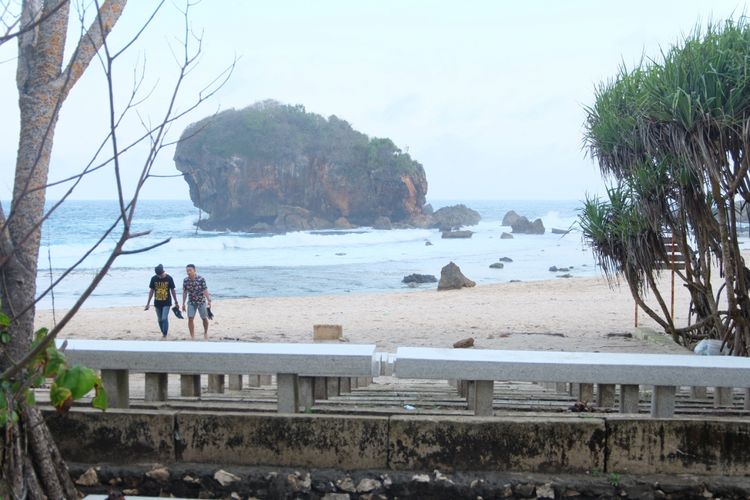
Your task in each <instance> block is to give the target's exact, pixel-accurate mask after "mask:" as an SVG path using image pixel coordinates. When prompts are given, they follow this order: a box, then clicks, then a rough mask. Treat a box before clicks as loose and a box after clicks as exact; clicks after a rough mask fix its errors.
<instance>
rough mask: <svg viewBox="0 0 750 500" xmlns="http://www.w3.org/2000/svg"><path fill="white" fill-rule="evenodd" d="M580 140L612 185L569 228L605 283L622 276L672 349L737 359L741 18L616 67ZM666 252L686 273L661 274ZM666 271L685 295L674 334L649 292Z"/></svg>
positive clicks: (747, 342) (749, 134)
mask: <svg viewBox="0 0 750 500" xmlns="http://www.w3.org/2000/svg"><path fill="white" fill-rule="evenodd" d="M585 142H586V145H587V146H588V148H589V150H590V153H591V155H592V157H593V158H594V159H595V160H596V161H597V162H598V164H599V168H600V170H601V172H602V175H603V176H604V177H605V178H606V179H608V181H609V186H610V187H609V189H608V197H607V198H606V199H600V198H598V197H590V198H589V199H587V200H586V202H585V204H584V206H583V208H582V211H581V214H580V217H579V223H580V225H581V228H582V230H583V234H584V238H585V239H586V240H587V241H588V243H590V245H591V247H592V249H593V251H594V254H595V255H596V256H597V257H598V259H599V261H600V263H601V265H602V267H603V269H604V271H605V274H606V275H607V276H608V278H610V280H611V281H612V280H616V279H618V278H620V277H622V278H624V279H625V280H626V281H627V284H628V286H629V288H630V290H631V293H632V295H633V297H634V299H635V300H636V303H637V304H638V306H639V307H640V308H641V309H642V310H644V311H645V312H646V313H647V314H648V315H649V316H650V317H651V318H653V319H654V320H655V321H657V322H658V323H659V324H660V325H661V326H662V327H663V328H664V330H665V332H667V333H668V334H670V335H671V336H672V337H673V338H674V340H675V341H677V342H680V343H682V344H684V345H686V346H691V345H693V344H694V343H695V342H696V341H697V340H699V339H703V338H713V339H721V340H723V341H724V342H725V343H726V345H727V346H728V348H729V350H730V351H731V352H732V353H733V354H735V355H742V356H747V355H748V347H749V346H750V298H749V297H748V288H749V287H750V270H748V268H747V264H746V263H745V262H744V260H743V258H742V256H741V253H740V245H739V242H738V223H739V219H738V214H740V213H741V212H742V210H741V206H742V205H743V204H745V203H747V202H748V201H750V179H749V178H748V167H749V166H750V158H749V157H748V151H750V28H749V27H748V23H747V19H746V18H744V17H743V18H740V20H738V21H733V20H728V21H726V22H723V23H711V24H709V25H708V26H707V27H706V28H704V29H702V28H700V27H696V28H695V30H694V31H693V32H692V33H691V34H690V35H689V36H687V37H686V38H685V39H684V41H682V42H681V43H679V44H678V45H676V46H674V47H672V48H670V49H669V50H666V51H664V52H663V56H662V59H661V60H659V61H643V62H642V63H641V64H639V65H638V66H637V67H635V68H632V69H627V68H625V67H622V68H621V69H620V71H619V73H618V74H617V76H616V77H615V78H614V79H612V80H611V81H608V82H606V83H602V84H601V85H600V86H599V88H598V90H597V92H596V99H595V102H594V104H593V105H592V106H591V107H589V108H588V109H587V120H586V136H585ZM664 235H670V236H669V237H668V238H667V240H666V241H665V238H664ZM672 242H674V245H676V246H675V249H676V250H677V252H678V253H679V254H681V255H683V256H685V262H684V266H682V265H674V266H670V265H669V261H670V260H671V255H672V253H673V251H674V249H673V248H672V247H671V245H672ZM665 263H667V264H666V268H669V269H671V268H672V267H674V273H675V274H676V276H677V277H678V278H679V280H680V281H681V282H682V285H683V286H685V287H687V289H688V290H689V292H690V295H691V304H690V311H689V313H690V322H689V324H688V325H681V326H678V325H676V324H675V322H674V320H673V318H672V314H671V311H670V305H669V304H668V300H667V299H666V298H665V291H664V290H660V289H659V287H658V286H657V285H658V277H659V273H660V272H661V271H662V270H663V269H665ZM716 278H720V279H719V280H718V281H720V284H719V285H718V286H717V285H716V282H717V279H716ZM649 292H650V293H652V294H653V295H654V297H655V298H656V299H657V301H658V304H659V306H658V307H657V308H654V309H652V308H650V307H649V306H648V305H647V304H646V303H645V301H644V297H645V296H646V294H648V293H649Z"/></svg>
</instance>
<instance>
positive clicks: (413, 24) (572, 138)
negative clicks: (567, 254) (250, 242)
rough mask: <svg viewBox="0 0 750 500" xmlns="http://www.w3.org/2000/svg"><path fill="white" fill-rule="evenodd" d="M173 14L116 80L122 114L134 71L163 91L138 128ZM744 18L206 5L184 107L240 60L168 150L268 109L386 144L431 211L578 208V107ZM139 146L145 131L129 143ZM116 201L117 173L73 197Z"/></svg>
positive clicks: (637, 11)
mask: <svg viewBox="0 0 750 500" xmlns="http://www.w3.org/2000/svg"><path fill="white" fill-rule="evenodd" d="M153 3H155V2H151V1H144V0H133V1H131V2H130V4H129V5H128V7H127V9H126V11H125V13H124V14H123V18H122V19H121V22H120V23H119V24H118V25H117V27H116V31H115V33H113V38H112V42H113V45H116V44H117V43H122V40H124V39H125V37H127V36H128V35H129V34H131V33H133V32H134V30H135V29H136V27H137V26H138V25H139V23H140V22H141V21H142V20H143V19H144V17H145V16H146V12H147V11H148V9H149V8H151V6H152V5H153ZM174 3H178V4H180V3H181V2H179V1H178V0H174ZM174 3H172V2H170V1H168V2H167V4H166V5H165V7H164V9H163V10H162V12H160V13H159V14H158V15H157V17H156V19H155V20H154V23H153V26H151V28H150V29H149V31H148V32H147V33H146V35H145V36H144V37H143V38H142V39H141V40H140V42H139V44H137V45H136V46H135V48H134V52H133V53H132V54H133V59H128V58H125V59H124V61H123V63H122V65H121V66H118V69H117V73H116V75H115V78H116V84H117V90H118V92H119V93H120V94H119V95H121V96H120V97H118V102H120V103H122V102H124V101H123V99H124V98H125V97H127V95H128V94H129V93H130V90H131V87H132V82H133V79H134V78H133V64H134V61H137V60H139V61H140V62H141V63H143V62H144V61H145V67H146V68H147V69H146V79H145V82H144V88H148V89H152V88H154V89H155V90H154V92H153V93H152V96H151V99H150V100H149V101H146V102H145V104H144V105H143V106H142V107H141V108H140V115H139V116H140V118H143V119H144V120H150V121H152V122H154V121H158V120H159V117H160V115H161V114H162V113H163V110H164V106H165V104H166V96H167V93H166V91H167V90H168V89H169V88H170V87H171V85H172V83H173V81H174V74H175V63H174V54H175V51H179V50H180V46H179V42H178V37H179V36H180V35H181V29H182V27H181V26H182V19H181V18H180V15H179V12H178V11H177V10H176V9H175V7H174ZM744 11H745V2H737V1H734V0H712V1H706V0H675V1H671V0H631V1H628V2H621V1H604V0H566V1H562V0H546V1H543V0H524V1H516V2H510V1H492V0H487V1H460V2H459V1H438V0H433V1H427V0H425V1H418V0H409V1H403V0H377V1H374V0H373V1H369V0H358V1H356V2H354V1H351V0H342V1H327V0H321V1H316V2H309V1H289V0H278V1H275V2H249V1H246V0H203V1H202V2H201V3H200V4H198V5H197V6H196V7H194V8H193V9H192V16H191V23H192V27H193V29H194V30H195V31H202V33H203V54H202V59H201V61H200V64H199V65H198V67H197V69H196V70H195V71H193V72H192V73H191V74H190V75H189V79H188V82H187V84H186V87H185V89H184V90H185V92H184V93H183V97H182V99H181V100H180V101H179V104H180V106H182V107H185V106H187V105H188V103H189V102H190V100H191V98H192V97H193V96H194V95H195V93H196V92H197V91H198V90H199V89H200V88H202V86H204V85H206V84H207V83H208V82H210V81H211V80H212V79H213V77H215V76H216V75H218V74H219V73H220V72H221V70H222V69H224V68H226V67H227V66H228V65H229V64H230V63H231V62H232V60H233V58H234V57H235V56H236V57H238V58H239V59H238V62H237V65H236V68H235V70H234V73H233V75H232V77H231V79H230V81H229V82H228V83H227V84H226V85H225V86H224V87H223V88H222V89H221V90H220V91H219V92H218V94H217V95H216V96H215V97H214V98H213V99H212V100H211V101H209V102H208V103H207V104H205V105H204V106H202V107H201V108H199V109H198V110H197V111H195V112H194V113H193V114H192V115H190V117H188V118H187V119H185V120H182V121H180V122H178V123H176V124H175V126H174V127H173V128H172V130H171V131H170V135H171V137H172V138H173V139H176V138H177V137H179V134H180V133H181V132H182V130H183V129H184V127H185V126H187V125H188V124H189V123H192V122H195V121H198V120H199V119H201V118H203V117H205V116H207V115H209V114H212V113H213V112H215V111H216V110H220V109H228V108H236V109H239V108H243V107H245V106H248V105H250V104H252V103H254V102H257V101H260V100H265V99H275V100H277V101H280V102H282V103H286V104H302V105H304V106H305V108H306V109H307V110H308V111H310V112H314V113H318V114H321V115H323V116H326V117H327V116H330V115H333V114H335V115H336V116H338V117H339V118H342V119H344V120H347V121H348V122H349V123H351V124H352V126H353V127H354V128H355V129H356V130H359V131H361V132H363V133H365V134H367V135H369V136H370V137H388V138H390V139H392V140H393V142H394V143H395V144H396V145H397V146H398V147H400V148H401V149H402V150H405V151H408V152H409V154H410V155H411V156H412V158H413V159H415V160H417V161H419V162H420V163H422V164H423V165H424V168H425V171H426V173H427V180H428V183H429V190H428V195H427V196H428V200H430V199H433V200H435V199H467V200H470V199H574V200H581V199H583V198H584V197H585V196H586V194H587V193H588V194H596V193H601V192H603V186H604V185H603V183H602V180H601V176H600V174H599V170H598V168H597V166H596V165H595V164H594V162H593V161H592V160H591V159H590V158H589V157H587V156H586V155H585V151H584V150H583V148H582V134H583V127H582V124H583V121H584V116H585V112H584V107H585V106H587V105H591V104H592V103H593V98H594V89H595V87H596V86H597V85H598V84H599V83H600V82H602V81H605V80H607V79H610V78H612V77H613V76H614V75H615V74H616V73H617V70H618V67H619V66H620V65H621V64H622V63H623V62H624V63H625V64H627V65H628V66H632V65H633V64H634V63H636V62H637V61H638V60H640V58H641V57H642V56H643V55H646V57H658V54H659V52H660V50H661V49H666V48H668V47H670V46H672V45H673V44H674V43H676V42H678V41H679V40H680V39H682V37H683V36H684V35H686V34H687V33H689V32H690V31H691V30H692V29H693V28H694V27H695V26H696V24H700V25H705V24H706V22H707V21H708V20H723V19H726V18H728V17H730V16H732V15H734V17H735V18H736V17H738V16H739V15H740V14H742V13H743V12H744ZM6 45H14V44H6ZM14 49H15V47H14V46H13V47H10V46H9V47H1V48H0V61H4V62H2V64H0V95H1V96H2V97H0V99H1V100H0V102H2V106H3V120H2V121H1V123H0V148H1V149H2V155H3V158H2V162H0V198H2V199H8V198H9V196H10V193H11V190H12V169H13V165H14V162H15V151H16V149H17V134H18V112H17V93H16V91H15V61H14V60H13V59H12V57H13V54H12V51H14ZM136 56H137V57H139V58H140V59H136V58H135V57H136ZM129 57H130V56H129ZM139 67H140V66H139ZM103 82H104V80H103V79H102V77H101V70H100V67H99V66H98V65H97V64H93V65H92V66H91V67H90V68H89V72H88V73H87V74H86V75H85V77H84V78H83V79H82V80H81V81H80V84H79V85H78V86H77V87H76V88H75V90H74V92H73V93H72V94H71V96H70V97H69V99H68V101H67V102H66V103H65V106H64V108H63V112H62V116H61V119H60V122H59V125H58V129H57V134H56V137H55V150H54V155H53V161H52V166H51V170H50V179H51V180H53V179H59V178H63V177H66V176H68V175H71V174H73V173H75V172H77V171H78V170H80V169H81V168H82V166H85V164H86V163H87V161H88V159H89V158H90V157H91V151H92V148H93V147H94V146H95V145H96V144H98V142H99V141H100V140H101V138H102V136H103V133H104V132H105V131H106V129H105V127H106V121H105V118H106V114H103V111H105V110H106V105H107V103H106V95H107V93H106V88H105V86H104V85H103ZM122 96H124V97H122ZM140 118H139V119H140ZM131 130H132V131H137V130H138V128H137V121H136V122H130V124H129V125H128V126H127V127H126V128H125V129H124V132H128V131H131ZM172 155H173V150H172V149H168V150H165V151H163V152H162V154H161V156H160V158H159V160H158V161H157V163H156V167H155V168H154V170H153V173H155V174H158V175H165V176H167V175H171V174H177V173H178V172H177V171H176V169H175V166H174V162H173V161H172ZM141 163H142V154H141V155H140V158H139V156H138V155H129V156H128V157H127V158H124V161H123V166H122V167H123V169H124V170H125V171H126V172H127V175H129V176H131V177H132V176H133V175H134V172H137V171H138V169H140V167H141ZM126 187H128V188H129V187H130V186H128V185H126ZM57 192H58V191H53V192H52V193H50V196H49V197H51V198H54V197H56V196H55V194H56V193H57ZM115 193H116V191H115V189H114V182H113V180H112V176H111V171H108V172H102V173H99V174H97V175H95V176H92V177H91V178H90V179H88V180H87V181H86V182H84V183H82V185H81V186H80V187H79V188H78V189H77V191H76V193H75V195H74V196H75V198H78V199H99V198H114V197H115ZM142 196H143V197H144V198H150V199H189V193H188V189H187V185H186V184H185V182H184V181H183V180H182V178H181V177H176V178H166V177H165V178H153V179H151V180H149V184H148V185H147V187H146V189H145V191H144V193H143V195H142Z"/></svg>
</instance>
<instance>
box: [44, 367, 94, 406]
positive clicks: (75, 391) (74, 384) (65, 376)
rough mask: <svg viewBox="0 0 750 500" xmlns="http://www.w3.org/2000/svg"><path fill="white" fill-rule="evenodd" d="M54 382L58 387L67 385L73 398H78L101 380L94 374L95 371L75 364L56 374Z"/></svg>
mask: <svg viewBox="0 0 750 500" xmlns="http://www.w3.org/2000/svg"><path fill="white" fill-rule="evenodd" d="M55 383H56V384H57V385H58V386H59V387H67V388H68V389H70V393H71V396H72V397H73V399H80V398H82V397H83V396H85V395H86V394H87V393H88V392H89V391H90V390H91V389H93V388H94V387H95V386H96V385H97V384H100V383H101V381H100V380H99V377H98V376H97V375H96V372H94V370H92V369H91V368H86V367H84V366H81V365H75V366H73V367H72V368H69V369H67V370H65V371H64V372H62V373H61V374H60V375H58V376H57V378H56V379H55Z"/></svg>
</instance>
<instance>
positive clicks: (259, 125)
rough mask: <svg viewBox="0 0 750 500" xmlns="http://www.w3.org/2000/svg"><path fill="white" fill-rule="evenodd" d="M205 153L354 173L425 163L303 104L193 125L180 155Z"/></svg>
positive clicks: (411, 168) (261, 106)
mask: <svg viewBox="0 0 750 500" xmlns="http://www.w3.org/2000/svg"><path fill="white" fill-rule="evenodd" d="M204 153H208V154H211V155H217V156H221V157H224V158H231V157H233V156H240V157H242V158H246V159H247V160H248V161H250V162H254V163H257V164H260V165H284V164H292V163H294V161H295V160H296V159H297V158H299V157H302V156H304V157H307V158H309V159H310V160H311V161H312V162H326V163H330V164H334V165H338V166H342V167H344V170H345V171H347V172H348V174H349V175H350V176H352V177H353V178H356V177H357V176H362V175H370V174H371V173H373V172H377V171H379V170H381V169H384V170H396V171H397V172H402V173H405V174H408V173H412V172H415V171H416V170H417V169H418V168H419V167H420V166H421V165H420V164H419V163H418V162H416V161H414V160H412V159H411V157H410V156H409V154H408V153H405V152H403V151H401V150H400V149H399V148H398V147H396V145H395V144H394V143H393V142H392V141H391V140H390V139H380V138H372V139H370V138H368V136H367V135H365V134H363V133H361V132H357V131H356V130H354V129H353V128H352V126H351V125H350V124H349V123H348V122H346V121H345V120H342V119H340V118H338V117H336V116H334V115H332V116H330V117H329V118H328V119H326V118H324V117H323V116H320V115H318V114H315V113H308V112H307V111H306V110H305V108H304V106H302V105H296V106H290V105H283V104H280V103H278V102H276V101H270V100H269V101H263V102H260V103H256V104H254V105H252V106H248V107H247V108H244V109H241V110H234V109H232V110H227V111H224V112H222V113H219V114H217V115H215V116H211V117H209V118H206V119H204V120H201V121H200V122H198V123H194V124H192V125H191V126H189V127H188V128H187V129H186V130H185V132H184V133H183V135H182V138H181V139H180V144H179V149H178V154H179V155H180V157H182V158H201V157H202V156H203V154H204Z"/></svg>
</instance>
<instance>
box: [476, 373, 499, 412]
mask: <svg viewBox="0 0 750 500" xmlns="http://www.w3.org/2000/svg"><path fill="white" fill-rule="evenodd" d="M472 385H473V386H474V415H479V416H483V417H491V416H492V415H493V411H492V397H493V395H494V392H495V382H494V381H492V380H477V381H476V382H474V383H473V384H472Z"/></svg>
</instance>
